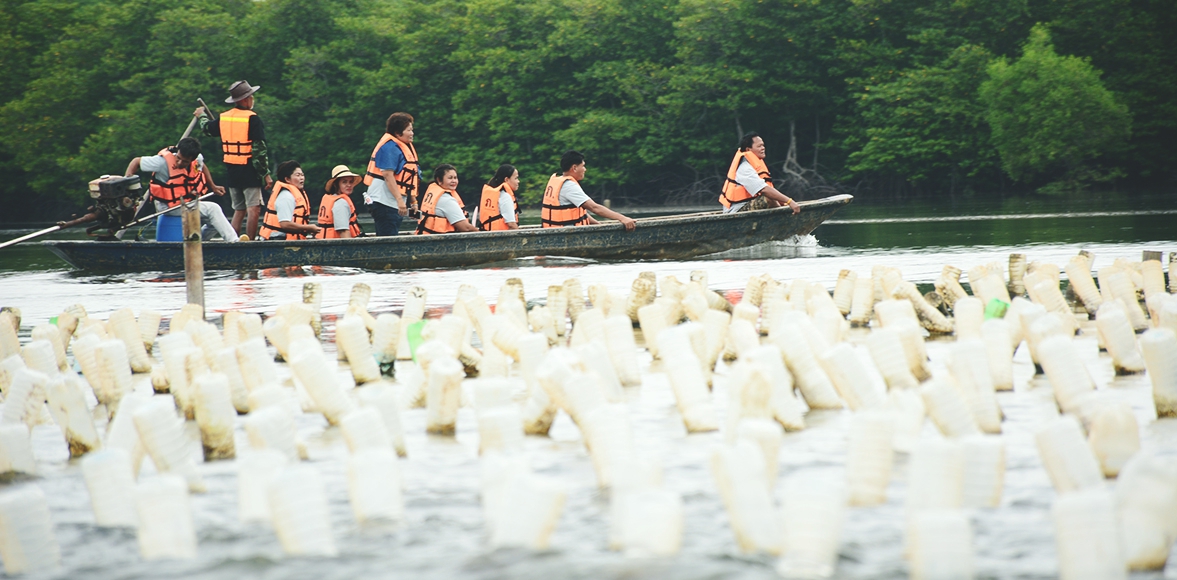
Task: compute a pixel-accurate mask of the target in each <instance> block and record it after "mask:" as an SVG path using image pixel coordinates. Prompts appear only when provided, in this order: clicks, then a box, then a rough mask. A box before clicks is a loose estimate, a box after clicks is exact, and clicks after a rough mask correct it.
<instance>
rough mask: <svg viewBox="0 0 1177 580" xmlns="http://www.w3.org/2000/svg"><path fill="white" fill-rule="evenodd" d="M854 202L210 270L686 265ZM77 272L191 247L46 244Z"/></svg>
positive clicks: (415, 241) (288, 249)
mask: <svg viewBox="0 0 1177 580" xmlns="http://www.w3.org/2000/svg"><path fill="white" fill-rule="evenodd" d="M853 199H854V197H853V196H851V195H835V196H832V197H827V198H825V199H820V200H814V201H807V202H801V203H800V205H801V208H802V209H801V213H799V214H794V213H793V212H792V210H791V209H790V208H788V207H780V208H774V209H767V210H759V211H746V212H739V213H729V214H723V213H720V212H718V211H716V212H705V213H695V214H687V215H678V216H666V217H652V218H640V219H638V220H637V229H636V230H635V231H633V232H626V231H625V229H624V228H623V227H622V226H621V224H618V223H606V224H600V225H593V226H581V227H575V228H547V229H544V228H540V227H538V226H528V227H523V228H520V229H518V230H507V231H496V232H471V233H453V234H446V235H444V236H412V235H401V236H391V237H362V238H354V239H335V240H300V241H284V240H267V241H253V242H242V243H228V242H205V243H204V244H203V251H204V267H205V269H206V270H258V269H265V268H283V267H290V266H337V267H350V268H365V269H371V270H400V269H419V268H460V267H464V266H474V265H478V264H486V263H490V262H499V261H503V260H511V259H515V258H526V257H531V256H568V257H574V258H589V259H594V260H677V259H685V258H690V257H694V256H703V255H707V254H714V253H716V252H722V251H725V250H731V249H735V248H743V247H748V246H754V245H757V244H761V243H764V242H769V241H779V240H785V239H788V238H790V237H792V236H795V235H805V234H809V233H811V232H813V230H814V229H816V228H817V226H819V225H821V223H822V222H824V221H825V220H826V219H828V218H829V217H830V216H832V215H833V214H834V213H835V212H837V211H838V210H839V209H841V208H842V207H843V206H845V205H847V204H849V203H850V202H851V201H852V200H853ZM42 244H43V245H44V246H46V247H48V248H49V250H50V251H52V252H53V253H54V254H57V255H58V256H59V257H61V258H62V259H63V260H65V261H66V262H69V263H70V265H72V266H74V267H75V268H78V269H81V270H86V271H91V272H138V271H162V272H176V271H182V270H183V269H184V249H183V246H184V244H183V243H182V242H141V241H69V240H56V241H45V242H42Z"/></svg>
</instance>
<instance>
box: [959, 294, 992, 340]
mask: <svg viewBox="0 0 1177 580" xmlns="http://www.w3.org/2000/svg"><path fill="white" fill-rule="evenodd" d="M952 314H953V316H954V317H955V320H954V327H955V333H956V338H957V339H966V338H980V337H981V323H982V322H984V320H985V305H984V304H981V300H980V299H979V298H975V297H972V296H968V297H965V298H961V299H960V300H957V301H956V304H954V305H953V307H952Z"/></svg>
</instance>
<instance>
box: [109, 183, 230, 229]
mask: <svg viewBox="0 0 1177 580" xmlns="http://www.w3.org/2000/svg"><path fill="white" fill-rule="evenodd" d="M214 195H216V194H214V193H206V194H204V195H202V196H200V197H198V198H196V200H195V201H204V200H206V199H208V198H210V197H212V196H214ZM184 203H191V202H187V201H186V202H184ZM177 207H179V206H172V207H169V208H167V209H165V210H163V211H157V212H155V213H153V214H151V215H149V216H143V217H141V218H139V219H137V220H135V221H133V222H131V223H129V224H127V225H125V226H123V227H121V228H119V229H118V231H120V232H122V231H124V230H127V229H130V228H133V227H135V226H137V225H139V224H141V223H143V222H147V221H151V220H152V219H153V218H157V217H159V216H161V215H163V214H165V213H168V212H169V211H172V210H174V209H176V208H177Z"/></svg>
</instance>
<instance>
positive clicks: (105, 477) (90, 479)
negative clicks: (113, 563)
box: [82, 447, 139, 528]
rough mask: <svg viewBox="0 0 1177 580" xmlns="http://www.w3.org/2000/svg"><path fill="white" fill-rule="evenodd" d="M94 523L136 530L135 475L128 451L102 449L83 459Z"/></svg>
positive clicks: (83, 470)
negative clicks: (134, 528)
mask: <svg viewBox="0 0 1177 580" xmlns="http://www.w3.org/2000/svg"><path fill="white" fill-rule="evenodd" d="M82 477H83V479H85V480H86V489H87V490H88V491H89V492H90V507H91V508H92V509H93V511H94V522H95V523H96V524H98V525H99V526H103V527H127V528H133V527H136V526H137V525H138V523H139V520H138V519H137V517H136V514H135V473H134V469H133V468H132V467H131V454H130V453H129V452H127V451H126V450H124V449H119V448H117V447H116V448H111V449H100V450H98V451H95V452H93V453H89V454H87V455H86V457H85V458H83V459H82Z"/></svg>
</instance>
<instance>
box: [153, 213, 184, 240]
mask: <svg viewBox="0 0 1177 580" xmlns="http://www.w3.org/2000/svg"><path fill="white" fill-rule="evenodd" d="M155 241H157V242H182V241H184V222H183V220H182V219H181V218H180V216H178V215H177V216H171V215H161V216H159V217H158V218H156V222H155Z"/></svg>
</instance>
